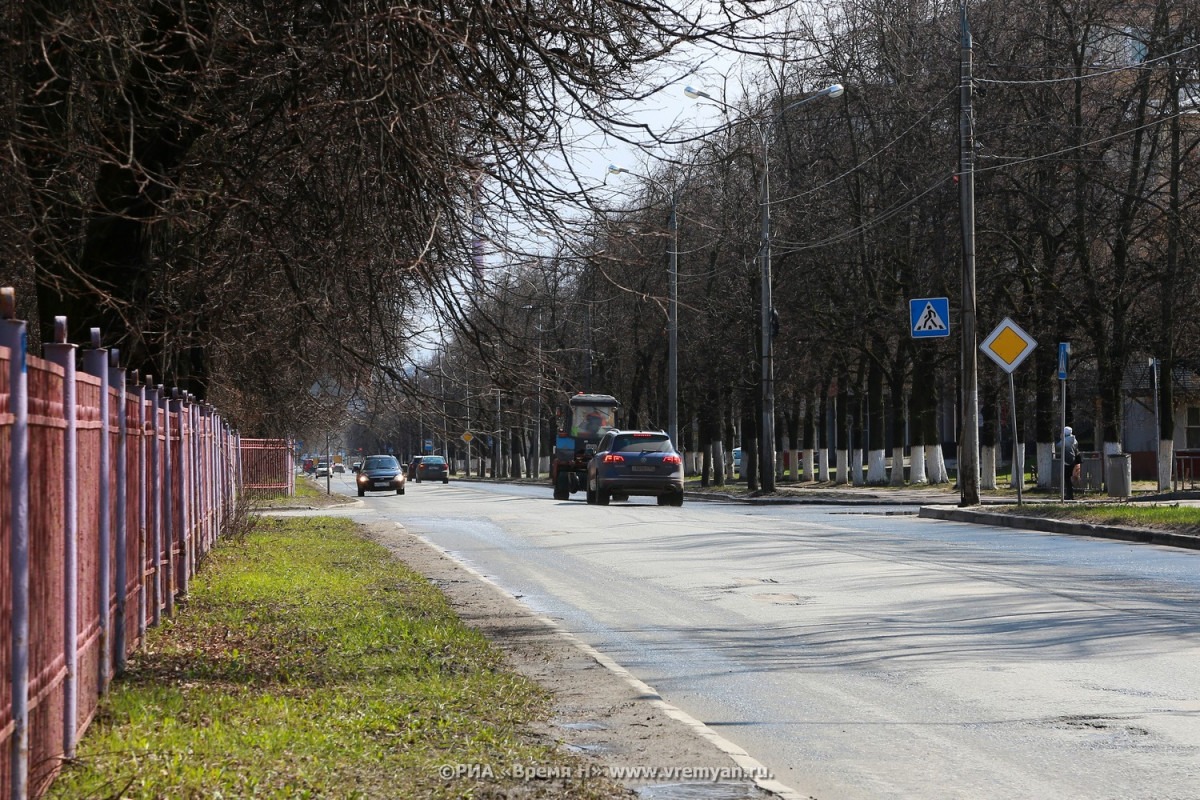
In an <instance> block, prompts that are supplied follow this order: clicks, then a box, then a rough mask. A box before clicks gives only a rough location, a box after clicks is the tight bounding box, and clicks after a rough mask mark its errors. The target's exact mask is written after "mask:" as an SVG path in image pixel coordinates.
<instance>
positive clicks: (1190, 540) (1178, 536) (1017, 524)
mask: <svg viewBox="0 0 1200 800" xmlns="http://www.w3.org/2000/svg"><path fill="white" fill-rule="evenodd" d="M917 516H919V517H923V518H925V519H942V520H949V521H952V522H971V523H974V524H977V525H1001V526H1004V527H1007V528H1023V529H1025V530H1031V531H1039V532H1041V533H1064V534H1069V535H1071V536H1094V537H1097V538H1101V539H1119V540H1121V541H1125V542H1137V543H1139V544H1157V545H1163V546H1166V547H1184V548H1188V549H1190V550H1200V536H1189V535H1187V534H1182V533H1171V532H1169V531H1155V530H1147V529H1145V528H1125V527H1122V526H1119V525H1096V524H1094V523H1090V522H1069V521H1066V520H1059V519H1043V518H1041V517H1023V516H1021V515H1019V514H1004V513H999V512H992V511H972V510H969V509H965V508H949V507H945V506H922V507H921V510H920V511H919V512H918V514H917Z"/></svg>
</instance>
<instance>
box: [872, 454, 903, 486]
mask: <svg viewBox="0 0 1200 800" xmlns="http://www.w3.org/2000/svg"><path fill="white" fill-rule="evenodd" d="M900 471H901V472H903V471H904V470H903V468H901V470H900ZM887 479H888V476H887V451H886V450H868V451H867V483H869V484H871V485H872V486H881V485H883V484H885V483H887Z"/></svg>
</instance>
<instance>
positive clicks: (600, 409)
mask: <svg viewBox="0 0 1200 800" xmlns="http://www.w3.org/2000/svg"><path fill="white" fill-rule="evenodd" d="M620 405H621V404H620V403H619V402H617V398H615V397H613V396H612V395H608V394H584V393H583V392H580V393H579V394H577V395H574V396H572V397H571V398H570V399H569V400H568V401H567V404H566V407H565V408H561V409H559V412H558V419H559V424H558V440H557V443H556V445H555V448H554V461H553V462H551V464H550V483H551V484H552V485H553V486H554V499H555V500H568V499H570V497H571V493H572V492H578V491H582V490H583V489H584V488H585V487H586V484H587V468H588V462H589V461H590V460H591V459H592V455H593V454H594V453H595V452H596V445H598V444H599V443H600V437H602V436H603V435H604V434H605V432H606V431H609V430H612V429H613V428H615V427H617V424H616V422H617V409H618V408H619V407H620Z"/></svg>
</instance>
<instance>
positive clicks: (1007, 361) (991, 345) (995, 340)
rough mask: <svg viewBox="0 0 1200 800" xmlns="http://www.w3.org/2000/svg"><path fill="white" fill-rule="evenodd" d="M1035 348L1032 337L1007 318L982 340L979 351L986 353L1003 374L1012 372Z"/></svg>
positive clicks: (1035, 343)
mask: <svg viewBox="0 0 1200 800" xmlns="http://www.w3.org/2000/svg"><path fill="white" fill-rule="evenodd" d="M1035 347H1037V342H1036V341H1034V339H1033V337H1032V336H1030V335H1029V334H1028V333H1026V332H1025V331H1023V330H1021V327H1020V326H1019V325H1017V323H1015V322H1013V321H1012V320H1011V319H1009V318H1008V317H1005V318H1004V320H1003V321H1002V322H1001V323H1000V324H999V325H997V326H996V328H995V330H993V331H992V332H991V333H990V334H988V337H987V338H986V339H984V340H983V344H981V345H979V349H980V350H982V351H983V352H985V353H987V355H988V357H990V358H991V359H992V361H995V362H996V363H997V364H999V365H1000V369H1002V370H1004V371H1005V372H1012V371H1013V370H1014V369H1016V368H1017V367H1019V366H1020V365H1021V362H1022V361H1024V360H1025V357H1026V356H1028V355H1029V354H1030V353H1032V352H1033V348H1035Z"/></svg>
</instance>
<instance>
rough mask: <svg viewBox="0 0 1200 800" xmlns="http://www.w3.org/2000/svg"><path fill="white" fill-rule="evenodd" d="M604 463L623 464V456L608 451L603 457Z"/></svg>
mask: <svg viewBox="0 0 1200 800" xmlns="http://www.w3.org/2000/svg"><path fill="white" fill-rule="evenodd" d="M604 463H605V464H624V463H625V456H619V455H617V454H616V453H609V454H608V455H606V456H605V457H604Z"/></svg>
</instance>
